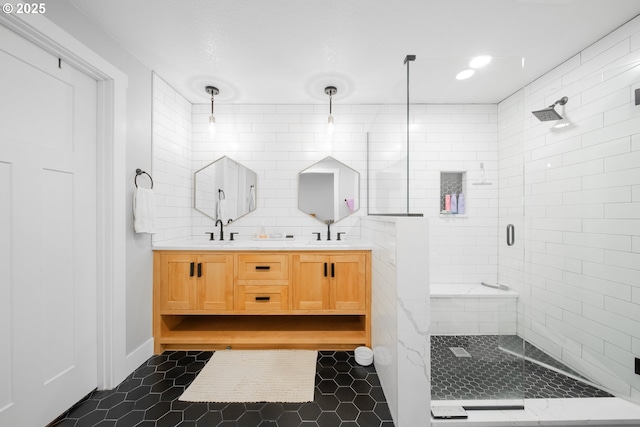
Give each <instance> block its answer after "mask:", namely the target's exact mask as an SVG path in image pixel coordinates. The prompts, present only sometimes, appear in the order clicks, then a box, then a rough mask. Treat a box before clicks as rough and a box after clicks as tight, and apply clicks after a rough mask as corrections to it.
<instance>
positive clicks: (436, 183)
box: [153, 76, 498, 283]
mask: <svg viewBox="0 0 640 427" xmlns="http://www.w3.org/2000/svg"><path fill="white" fill-rule="evenodd" d="M154 93H155V95H154V110H155V109H157V110H158V113H157V114H156V113H155V112H154V150H153V153H154V154H153V155H154V163H153V166H154V174H156V175H159V177H160V181H159V183H158V186H157V189H156V195H157V198H158V213H159V215H158V216H159V232H158V233H157V234H156V235H155V236H154V238H153V242H154V243H155V244H157V243H159V242H164V243H166V242H167V241H170V240H181V239H186V238H192V239H194V240H195V241H202V242H204V241H205V239H207V234H206V233H207V232H210V231H214V230H215V227H214V220H213V219H211V218H209V217H207V216H205V215H203V214H201V213H200V212H198V211H196V210H195V209H193V208H192V206H193V200H192V195H193V178H192V177H193V173H194V172H195V171H197V170H199V169H200V168H202V167H204V166H206V165H207V164H209V163H211V162H213V161H215V160H216V159H218V158H220V157H222V156H225V155H226V156H229V157H230V158H232V159H233V160H236V161H237V162H239V163H241V164H243V165H244V166H246V167H248V168H249V169H251V170H253V171H255V172H256V173H257V175H258V184H257V192H256V195H257V209H256V210H255V211H254V212H252V213H251V214H249V215H247V216H245V217H243V218H241V219H240V220H238V221H237V222H235V223H232V224H230V225H229V226H227V227H226V228H227V230H228V231H234V232H238V233H239V234H238V236H236V238H238V239H251V238H252V237H253V235H254V234H255V233H257V232H258V231H260V229H261V227H263V226H264V227H265V229H266V231H267V234H270V233H274V232H282V233H287V234H293V235H294V236H296V238H297V239H304V240H308V239H311V238H313V234H312V233H314V232H322V235H323V239H324V238H325V237H324V236H325V235H326V226H325V225H324V224H323V223H321V222H320V221H318V220H316V219H314V218H312V217H310V216H308V215H306V214H304V213H303V212H301V211H300V210H298V208H297V206H298V202H297V198H298V196H297V192H298V181H297V177H298V172H300V171H301V170H303V169H305V168H307V167H309V166H311V165H312V164H313V163H315V162H317V161H319V160H321V159H322V158H324V157H326V156H333V157H335V158H336V159H338V160H339V161H341V162H343V163H345V164H346V165H348V166H349V167H351V168H353V169H355V170H356V171H358V172H359V173H360V210H358V211H356V212H355V213H354V214H353V215H351V216H350V217H348V218H346V219H343V220H342V221H340V222H338V223H337V224H335V225H333V226H332V229H333V230H334V232H337V231H345V232H346V233H347V234H346V236H345V238H347V239H357V238H359V237H360V228H359V222H358V219H359V218H360V217H361V216H364V215H366V211H367V193H366V188H367V182H366V178H367V164H366V161H367V153H366V150H367V134H369V137H370V141H379V142H378V143H374V145H375V144H379V146H378V147H375V146H374V150H377V151H378V152H384V151H385V150H391V151H393V152H394V153H396V154H397V153H398V150H399V149H398V148H397V147H400V155H402V153H403V151H402V150H404V148H402V147H405V145H404V144H405V143H406V127H405V124H406V106H402V105H386V106H382V105H378V106H372V105H341V104H339V103H338V102H336V103H335V105H334V116H335V126H334V132H333V133H332V134H331V136H330V135H329V134H328V133H327V127H326V113H327V111H326V105H224V104H222V103H217V104H216V110H215V111H216V130H215V134H213V135H212V134H211V133H210V131H209V125H208V118H209V114H210V111H211V110H210V108H211V106H210V105H209V104H195V105H190V104H188V103H187V102H186V100H185V99H184V98H183V97H182V96H181V95H180V94H178V93H177V92H175V91H174V90H173V89H172V88H171V87H170V86H169V85H167V84H166V83H165V82H164V81H163V80H162V79H161V78H160V77H158V76H155V78H154ZM187 111H190V118H186V117H185V114H186V113H187ZM411 114H412V117H413V119H412V121H413V123H414V125H412V126H413V127H412V131H411V144H412V148H411V162H412V163H411V168H412V169H411V196H412V197H411V212H414V213H415V212H418V213H423V214H424V215H425V217H427V218H429V219H430V221H429V223H430V233H431V236H432V237H431V247H430V256H431V259H432V260H434V261H435V262H433V263H432V265H433V267H432V271H431V278H432V280H434V281H437V282H440V283H480V282H481V281H483V280H484V281H487V280H489V281H495V280H496V278H497V234H498V233H497V219H496V213H497V208H498V206H497V197H498V196H497V194H498V192H497V190H498V186H497V164H498V163H497V135H498V134H497V106H496V105H416V106H413V107H412V109H411ZM189 129H190V130H191V135H190V137H188V136H187V135H186V134H187V133H188V130H189ZM481 163H482V165H483V167H484V173H485V176H484V179H485V181H487V182H489V183H491V185H485V186H473V185H471V183H472V182H479V181H481V180H482V179H483V178H482V169H481V167H480V164H481ZM374 167H375V166H374ZM382 167H383V166H382ZM441 171H467V174H466V176H467V180H468V185H467V193H466V194H465V196H466V200H467V202H466V204H467V210H466V213H465V215H459V216H458V217H456V218H453V217H450V216H449V217H445V216H441V215H440V204H439V192H440V172H441ZM372 176H373V175H372ZM389 179H390V178H389V176H388V175H383V179H382V182H380V181H378V182H377V183H376V182H375V179H372V182H373V186H374V188H375V185H379V186H380V185H385V183H386V184H387V185H389V182H390V181H389ZM405 183H406V180H405V177H404V175H403V176H402V177H401V184H400V185H401V186H403V185H405ZM403 188H404V190H403V191H400V192H399V197H401V198H403V199H402V200H400V202H399V203H392V205H393V206H397V205H399V206H402V207H404V209H405V210H404V211H406V186H405V187H403ZM372 194H373V196H372V197H374V196H375V194H378V195H380V193H376V192H375V189H374V191H373V192H372ZM390 194H391V193H384V196H389V195H390ZM394 194H395V193H394ZM404 211H403V212H404ZM396 212H397V210H396ZM377 213H380V212H377ZM334 235H335V234H334Z"/></svg>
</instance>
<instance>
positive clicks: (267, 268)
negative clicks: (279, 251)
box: [256, 265, 271, 270]
mask: <svg viewBox="0 0 640 427" xmlns="http://www.w3.org/2000/svg"><path fill="white" fill-rule="evenodd" d="M270 268H271V266H270V265H256V270H269V269H270Z"/></svg>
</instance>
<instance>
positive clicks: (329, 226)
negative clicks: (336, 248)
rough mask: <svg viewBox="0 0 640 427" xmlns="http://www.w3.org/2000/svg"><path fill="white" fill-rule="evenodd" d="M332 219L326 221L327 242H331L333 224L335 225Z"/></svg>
mask: <svg viewBox="0 0 640 427" xmlns="http://www.w3.org/2000/svg"><path fill="white" fill-rule="evenodd" d="M333 222H334V221H333V220H332V219H328V220H326V221H325V222H324V223H325V224H327V240H331V224H333Z"/></svg>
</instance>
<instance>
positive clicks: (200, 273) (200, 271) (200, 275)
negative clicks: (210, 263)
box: [198, 262, 202, 277]
mask: <svg viewBox="0 0 640 427" xmlns="http://www.w3.org/2000/svg"><path fill="white" fill-rule="evenodd" d="M198 277H202V263H201V262H199V263H198Z"/></svg>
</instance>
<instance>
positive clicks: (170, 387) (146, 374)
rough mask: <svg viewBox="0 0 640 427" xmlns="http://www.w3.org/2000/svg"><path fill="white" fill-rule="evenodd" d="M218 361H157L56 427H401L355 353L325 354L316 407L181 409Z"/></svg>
mask: <svg viewBox="0 0 640 427" xmlns="http://www.w3.org/2000/svg"><path fill="white" fill-rule="evenodd" d="M212 354H213V352H210V351H168V352H165V353H163V354H161V355H156V356H152V357H151V358H150V359H149V360H147V362H146V363H145V364H144V365H142V366H140V367H139V368H138V369H136V371H135V372H133V373H132V374H131V375H130V376H129V377H128V378H127V379H126V380H124V381H123V382H122V383H121V384H120V385H119V386H118V387H116V388H115V389H113V390H108V391H94V392H93V393H91V394H90V395H89V396H88V397H87V398H86V399H85V400H83V401H81V402H79V403H78V404H77V405H75V406H74V407H73V408H71V409H70V410H69V411H68V412H67V413H66V414H65V415H64V417H61V418H60V419H58V420H56V421H55V422H53V423H51V424H50V425H49V426H48V427H54V426H55V427H84V426H115V427H173V426H180V427H201V426H206V427H226V426H233V427H238V426H242V427H252V426H256V427H289V426H294V427H329V426H345V427H365V426H366V427H370V426H384V427H393V421H392V419H391V414H390V412H389V407H388V406H387V403H386V400H385V398H384V393H383V391H382V387H381V386H380V381H379V379H378V375H377V374H376V372H375V368H374V367H373V366H368V367H362V366H359V365H358V364H356V362H355V358H354V356H353V352H347V351H320V352H318V362H317V365H316V380H315V385H316V389H315V393H314V396H315V398H314V401H313V402H308V403H299V404H298V403H213V402H212V403H191V402H181V401H179V400H178V398H179V397H180V395H181V394H182V392H183V391H184V390H185V389H186V387H187V386H188V385H189V384H190V383H191V382H192V381H193V379H194V378H195V377H196V375H197V374H198V373H199V372H200V370H201V369H202V368H203V367H204V366H205V364H206V363H207V362H208V361H209V359H210V358H211V355H212Z"/></svg>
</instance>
